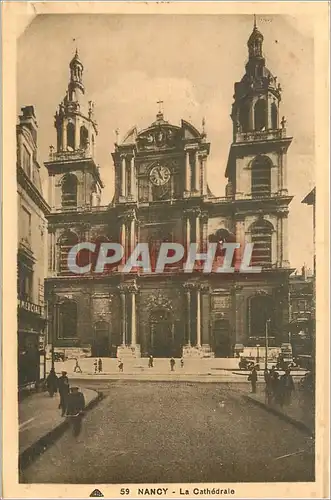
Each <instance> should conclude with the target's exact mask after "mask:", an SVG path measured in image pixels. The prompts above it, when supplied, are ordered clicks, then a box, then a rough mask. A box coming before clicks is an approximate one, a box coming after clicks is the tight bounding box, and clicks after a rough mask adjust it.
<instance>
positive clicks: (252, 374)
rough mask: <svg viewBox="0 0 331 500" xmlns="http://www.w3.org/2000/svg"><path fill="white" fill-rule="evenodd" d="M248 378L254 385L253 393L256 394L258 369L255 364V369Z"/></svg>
mask: <svg viewBox="0 0 331 500" xmlns="http://www.w3.org/2000/svg"><path fill="white" fill-rule="evenodd" d="M248 380H249V381H250V383H251V386H252V393H253V394H255V393H256V382H257V371H256V367H255V366H253V369H252V371H251V373H250V374H249V376H248Z"/></svg>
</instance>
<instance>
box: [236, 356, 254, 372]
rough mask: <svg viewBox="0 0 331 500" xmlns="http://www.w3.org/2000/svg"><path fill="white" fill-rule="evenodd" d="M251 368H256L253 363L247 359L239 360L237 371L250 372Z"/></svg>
mask: <svg viewBox="0 0 331 500" xmlns="http://www.w3.org/2000/svg"><path fill="white" fill-rule="evenodd" d="M253 366H256V365H255V362H254V361H252V360H250V359H247V358H240V361H239V370H251V369H252V368H253Z"/></svg>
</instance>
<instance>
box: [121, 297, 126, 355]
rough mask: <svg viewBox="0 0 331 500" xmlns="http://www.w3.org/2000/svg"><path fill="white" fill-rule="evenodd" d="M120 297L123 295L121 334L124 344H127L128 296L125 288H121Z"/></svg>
mask: <svg viewBox="0 0 331 500" xmlns="http://www.w3.org/2000/svg"><path fill="white" fill-rule="evenodd" d="M120 297H121V336H122V345H123V346H125V345H126V297H125V291H124V289H123V288H120Z"/></svg>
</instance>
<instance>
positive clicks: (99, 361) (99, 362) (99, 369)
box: [98, 358, 102, 373]
mask: <svg viewBox="0 0 331 500" xmlns="http://www.w3.org/2000/svg"><path fill="white" fill-rule="evenodd" d="M98 371H99V373H101V372H102V359H101V358H99V360H98Z"/></svg>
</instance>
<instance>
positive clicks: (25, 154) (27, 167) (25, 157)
mask: <svg viewBox="0 0 331 500" xmlns="http://www.w3.org/2000/svg"><path fill="white" fill-rule="evenodd" d="M31 162H32V155H31V153H30V151H29V150H28V148H27V147H26V146H25V144H23V151H22V164H23V170H24V172H25V173H26V175H27V176H28V177H29V178H30V177H31Z"/></svg>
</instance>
